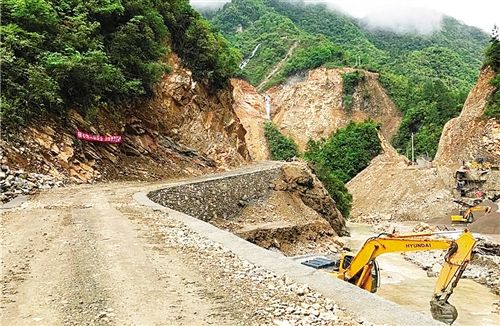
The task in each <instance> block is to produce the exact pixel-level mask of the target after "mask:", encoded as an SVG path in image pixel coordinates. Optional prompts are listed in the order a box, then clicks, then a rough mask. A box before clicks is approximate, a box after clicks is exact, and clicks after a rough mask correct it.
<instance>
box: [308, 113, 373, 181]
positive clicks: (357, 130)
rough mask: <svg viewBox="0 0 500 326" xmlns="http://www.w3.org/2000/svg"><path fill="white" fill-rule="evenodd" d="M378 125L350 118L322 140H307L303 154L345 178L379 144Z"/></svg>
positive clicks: (364, 162)
mask: <svg viewBox="0 0 500 326" xmlns="http://www.w3.org/2000/svg"><path fill="white" fill-rule="evenodd" d="M377 128H378V125H377V124H376V123H374V122H372V121H367V122H363V123H354V122H351V123H350V124H349V125H347V127H345V128H341V129H339V130H337V132H335V133H334V134H333V135H332V136H330V138H328V139H327V140H324V141H319V142H314V141H309V143H308V148H307V151H306V153H305V154H304V157H305V158H306V159H307V160H309V161H311V162H312V163H313V164H314V165H320V166H323V167H324V168H326V169H327V170H328V171H330V173H332V174H334V175H335V177H336V178H338V179H340V181H342V182H347V181H349V180H350V179H352V178H353V177H354V176H356V174H358V173H359V172H361V171H362V170H363V169H364V168H365V167H367V166H368V164H369V163H370V161H371V160H372V159H373V158H374V157H375V156H377V155H378V154H379V153H380V151H381V149H382V147H381V146H380V140H379V139H378V135H377Z"/></svg>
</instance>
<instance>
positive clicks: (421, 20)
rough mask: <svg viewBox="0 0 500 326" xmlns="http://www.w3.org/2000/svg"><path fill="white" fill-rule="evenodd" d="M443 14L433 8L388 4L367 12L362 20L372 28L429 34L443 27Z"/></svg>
mask: <svg viewBox="0 0 500 326" xmlns="http://www.w3.org/2000/svg"><path fill="white" fill-rule="evenodd" d="M442 19H443V14H442V13H439V12H437V11H434V10H431V9H425V8H417V7H404V6H388V7H380V8H377V9H374V10H372V11H370V12H368V13H367V15H366V16H365V17H363V18H362V21H363V22H364V23H365V24H366V25H367V26H368V28H371V29H383V30H390V31H393V32H396V33H419V34H429V33H432V32H434V31H436V30H439V29H440V28H441V21H442Z"/></svg>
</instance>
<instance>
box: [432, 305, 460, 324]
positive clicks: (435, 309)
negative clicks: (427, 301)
mask: <svg viewBox="0 0 500 326" xmlns="http://www.w3.org/2000/svg"><path fill="white" fill-rule="evenodd" d="M431 314H432V318H434V319H435V320H438V321H440V322H442V323H445V324H448V325H451V324H453V322H454V321H455V320H456V319H457V317H458V312H457V308H455V306H453V305H452V304H450V303H448V302H447V301H446V302H443V301H438V300H432V301H431Z"/></svg>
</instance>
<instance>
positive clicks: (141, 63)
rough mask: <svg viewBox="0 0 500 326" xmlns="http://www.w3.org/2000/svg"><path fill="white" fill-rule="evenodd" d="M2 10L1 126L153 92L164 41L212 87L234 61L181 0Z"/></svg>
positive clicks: (71, 2)
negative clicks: (45, 114)
mask: <svg viewBox="0 0 500 326" xmlns="http://www.w3.org/2000/svg"><path fill="white" fill-rule="evenodd" d="M1 11H2V25H1V26H0V35H1V43H2V47H1V49H0V60H1V61H2V69H1V80H2V86H3V88H2V111H1V118H2V122H3V123H4V126H6V127H9V126H16V125H18V124H19V123H25V122H27V121H28V120H29V119H30V118H31V117H33V116H36V115H41V114H44V113H50V114H53V115H54V114H55V115H59V116H61V117H64V116H65V115H66V110H67V109H68V108H70V107H74V108H77V109H79V110H80V111H81V112H82V113H83V114H86V111H88V110H90V111H92V112H91V113H93V112H97V110H98V109H97V108H98V107H101V106H106V105H114V104H117V103H120V102H123V101H131V100H134V99H137V98H139V97H142V96H150V95H152V93H153V92H152V90H153V87H154V85H155V83H156V82H157V81H158V80H159V79H160V77H161V76H162V75H163V74H164V73H165V72H168V71H169V67H167V65H166V64H165V63H164V59H165V56H166V55H167V54H168V53H169V52H170V51H171V49H170V48H169V44H172V46H173V48H174V50H175V51H176V52H177V54H178V55H179V57H180V58H181V59H182V61H183V63H184V64H185V65H186V66H187V67H188V68H189V69H191V70H192V71H193V76H194V78H195V79H197V80H201V81H205V82H208V83H210V84H211V85H213V86H215V87H220V86H222V85H225V83H226V82H227V79H228V77H230V76H231V75H232V74H233V73H234V72H235V71H236V69H237V64H238V61H239V54H238V52H237V51H236V50H234V49H233V48H231V47H230V46H229V44H228V43H227V41H226V40H225V39H224V38H223V37H222V36H221V35H220V34H219V33H218V32H217V31H215V30H214V29H213V27H212V26H211V25H210V23H208V22H207V21H206V20H204V19H203V18H202V17H201V16H200V15H199V14H198V12H196V11H195V10H194V9H192V8H191V6H190V5H189V1H188V0H172V1H153V0H144V1H137V0H106V1H90V2H89V1H83V0H5V1H3V2H2V4H1ZM90 115H92V114H90ZM4 129H5V128H4Z"/></svg>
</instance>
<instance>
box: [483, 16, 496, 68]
mask: <svg viewBox="0 0 500 326" xmlns="http://www.w3.org/2000/svg"><path fill="white" fill-rule="evenodd" d="M499 38H500V31H499V30H498V26H495V27H494V28H493V31H492V33H491V39H490V45H489V46H488V47H487V48H486V51H485V56H484V57H485V60H484V65H485V66H491V68H492V69H493V70H495V71H497V72H498V71H500V40H499Z"/></svg>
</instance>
